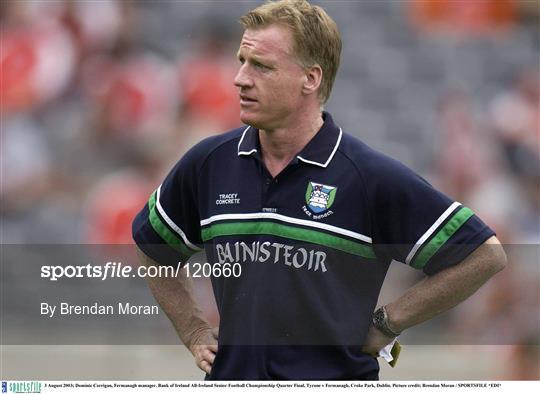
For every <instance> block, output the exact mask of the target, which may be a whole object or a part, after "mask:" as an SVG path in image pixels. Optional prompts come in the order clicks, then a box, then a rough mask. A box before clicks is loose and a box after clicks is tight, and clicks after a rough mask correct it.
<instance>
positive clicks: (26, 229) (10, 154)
mask: <svg viewBox="0 0 540 394" xmlns="http://www.w3.org/2000/svg"><path fill="white" fill-rule="evenodd" d="M315 3H317V4H320V5H322V6H323V7H324V8H325V9H326V10H327V11H328V12H329V14H330V15H331V16H332V17H333V18H334V19H335V20H336V22H337V23H338V26H339V27H340V30H341V32H342V36H343V41H344V50H343V56H342V66H341V69H340V72H339V73H338V77H337V80H336V84H335V86H334V90H333V95H332V98H331V100H330V101H329V103H328V105H327V110H329V111H330V112H332V113H333V114H334V117H335V119H337V121H338V122H339V124H340V125H341V126H342V127H343V129H344V130H346V131H348V132H349V133H352V134H355V135H356V136H357V137H359V138H361V139H362V140H364V141H365V142H367V143H368V144H370V145H371V146H373V147H374V148H377V149H379V150H381V151H383V152H385V153H387V154H389V155H391V156H394V157H396V158H398V159H399V160H401V161H403V162H404V163H405V164H407V165H408V166H410V167H412V168H413V169H414V170H416V171H417V172H419V173H420V174H422V175H423V176H424V177H425V178H427V179H428V180H429V181H430V182H432V183H433V184H434V185H435V186H437V187H438V188H440V189H441V190H443V191H444V192H445V193H447V194H449V195H450V196H452V197H453V198H455V199H457V200H459V201H461V202H463V203H464V204H466V205H468V206H470V207H471V208H472V209H473V210H475V211H476V212H477V213H478V214H479V215H480V216H481V217H482V218H484V219H485V221H486V222H487V223H488V224H489V225H490V226H492V227H493V228H494V229H496V231H497V233H498V236H499V239H501V240H502V241H503V242H504V243H505V244H513V245H523V244H528V245H533V246H534V245H536V249H534V250H535V252H534V253H536V254H534V253H533V258H532V259H531V258H530V254H529V258H520V255H521V254H520V253H515V254H512V256H511V259H510V262H509V267H508V269H507V270H505V272H504V273H502V274H500V275H498V276H497V278H496V279H494V280H493V281H491V282H490V283H489V285H488V286H486V287H485V288H483V289H482V290H481V291H480V292H479V293H478V294H477V295H475V296H474V298H473V299H471V300H470V301H468V302H467V303H466V304H465V305H463V306H460V307H459V308H457V309H456V310H454V311H452V312H450V313H447V314H446V315H445V316H444V317H442V318H440V319H438V321H437V322H435V323H434V324H431V325H430V326H428V328H424V329H423V330H422V328H419V329H418V331H417V332H418V333H424V334H425V332H426V330H429V329H436V330H438V331H439V333H440V332H442V333H443V335H444V334H445V333H447V334H448V335H450V336H453V337H454V338H457V339H456V342H455V343H456V345H445V346H442V345H441V346H434V345H429V346H428V345H411V346H410V347H409V348H407V351H406V352H405V353H404V354H403V359H402V360H401V361H400V364H399V365H398V368H396V369H389V368H387V367H386V366H383V372H382V374H381V376H382V378H383V379H539V378H540V363H539V346H538V345H539V335H540V333H539V332H538V327H539V319H540V317H539V314H538V311H539V310H540V309H539V304H540V296H539V288H540V286H539V285H540V267H539V264H538V262H539V261H540V258H539V256H538V245H539V244H540V228H539V227H540V224H539V223H540V146H539V135H540V118H539V116H540V113H539V97H540V82H539V66H540V64H539V63H540V34H539V33H540V31H539V19H540V5H539V2H538V1H536V0H470V1H459V0H409V1H389V0H381V1H376V0H359V1H317V2H315ZM0 4H1V5H0V7H1V13H0V15H1V16H0V22H1V30H0V31H1V37H0V43H1V52H0V64H1V75H0V81H1V85H0V94H1V102H0V108H1V158H0V164H1V176H2V178H1V198H2V203H1V210H0V214H1V221H2V232H1V242H2V244H81V243H82V244H85V243H95V244H127V243H131V242H132V241H131V235H130V223H131V219H132V217H133V216H134V214H135V213H136V212H137V211H138V210H139V209H140V207H141V206H142V205H143V204H144V203H145V201H146V199H147V197H148V195H149V194H150V192H151V191H152V190H153V189H154V188H155V187H156V186H157V185H158V184H159V182H160V181H161V180H162V178H163V176H164V175H165V174H166V173H167V171H168V169H169V168H170V167H171V166H172V165H173V164H174V162H175V161H176V160H177V159H178V158H179V157H180V156H181V155H182V154H183V153H184V152H185V151H186V150H187V149H188V148H189V147H190V146H192V145H193V144H194V143H196V142H197V141H199V140H200V139H202V138H204V137H206V136H208V135H211V134H214V133H216V132H219V131H224V130H227V129H229V128H233V127H236V126H238V125H239V121H238V103H237V96H236V90H235V88H234V86H233V85H232V79H233V76H234V74H235V71H236V67H237V65H236V60H235V53H236V49H237V45H238V42H239V38H240V36H241V30H240V27H239V24H238V23H237V22H236V21H237V20H238V17H239V16H240V15H242V14H243V13H244V12H246V11H247V10H249V9H251V8H253V7H254V6H255V5H256V4H258V2H252V1H185V2H184V1H167V2H165V1H156V2H153V1H116V0H100V1H67V0H66V1H63V0H58V1H55V0H43V1H38V0H36V1H29V0H6V1H3V2H1V3H0ZM403 268H405V269H403ZM411 271H412V270H408V269H406V267H395V268H394V267H393V268H392V271H391V272H390V274H389V278H388V280H387V282H386V283H385V287H384V291H383V295H382V299H390V298H392V297H394V296H396V295H397V294H399V292H400V291H401V290H402V289H404V288H406V287H408V286H409V285H411V284H412V283H414V282H415V281H416V280H418V278H419V276H418V274H417V273H415V272H411ZM203 297H204V296H203ZM205 302H206V303H207V304H211V300H208V299H207V300H206V301H205ZM208 310H209V316H210V318H211V319H213V321H216V319H217V317H216V316H215V312H212V307H211V306H209V307H208ZM20 313H21V314H22V313H29V312H28V311H23V310H21V311H20ZM493 326H498V327H501V326H504V330H505V331H504V332H505V333H507V335H508V338H513V339H512V341H511V342H506V343H504V345H503V344H498V345H493V346H475V345H474V343H473V342H471V341H469V340H467V339H465V340H463V341H460V340H459V336H460V335H463V337H464V338H467V335H469V337H470V335H471V333H474V335H478V336H479V337H481V336H484V335H490V333H491V335H493V332H497V331H493V330H492V328H491V327H493ZM415 331H416V330H415ZM411 335H412V334H411ZM417 335H420V334H417ZM416 343H419V342H416ZM494 343H495V342H494ZM458 344H459V345H458ZM51 359H52V360H54V361H51ZM2 364H3V366H2V378H3V379H17V378H18V379H28V378H39V379H47V378H49V379H134V380H141V379H201V378H202V375H201V374H200V373H199V372H197V369H196V368H195V366H194V365H193V362H192V360H191V359H190V357H189V354H188V353H187V352H186V350H185V349H184V348H183V347H181V346H178V347H172V346H168V347H159V346H153V347H152V346H144V347H143V346H116V347H115V346H84V347H76V346H64V347H62V346H42V347H40V346H31V347H28V346H4V348H3V350H2ZM45 366H47V371H46V370H45Z"/></svg>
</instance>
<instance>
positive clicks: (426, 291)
mask: <svg viewBox="0 0 540 394" xmlns="http://www.w3.org/2000/svg"><path fill="white" fill-rule="evenodd" d="M505 264H506V255H505V253H504V250H503V249H502V246H501V245H500V243H499V241H498V240H497V239H496V238H495V237H492V238H490V239H489V240H488V241H487V242H486V243H484V244H483V245H481V246H480V247H479V248H478V249H476V250H475V251H474V252H473V253H471V254H470V255H469V256H468V257H467V258H466V259H465V260H463V261H462V262H461V263H459V264H457V265H455V266H453V267H449V268H447V269H445V270H443V271H441V272H438V273H437V274H435V275H433V276H430V277H428V278H426V279H424V280H423V281H421V282H419V283H418V284H416V285H415V286H413V287H412V288H410V289H409V290H408V291H407V292H406V293H405V294H404V295H403V296H401V297H400V298H399V299H397V300H396V301H394V302H391V303H390V304H388V305H386V311H387V313H388V320H389V326H390V328H392V330H393V331H395V332H400V331H403V330H405V329H407V328H409V327H412V326H414V325H416V324H419V323H422V322H424V321H426V320H429V319H431V318H432V317H434V316H436V315H438V314H439V313H441V312H444V311H446V310H448V309H450V308H453V307H454V306H456V305H458V304H459V303H460V302H462V301H463V300H465V299H467V298H468V297H469V296H471V295H472V294H473V293H474V292H475V291H476V290H478V289H479V288H480V287H481V286H482V285H483V284H484V283H485V282H486V281H487V280H488V279H489V278H491V277H492V276H493V275H494V274H496V273H497V272H499V271H500V270H502V269H503V268H504V266H505Z"/></svg>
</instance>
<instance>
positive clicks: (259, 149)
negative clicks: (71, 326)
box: [133, 0, 506, 380]
mask: <svg viewBox="0 0 540 394" xmlns="http://www.w3.org/2000/svg"><path fill="white" fill-rule="evenodd" d="M241 22H242V24H243V26H244V28H245V32H244V35H243V37H242V41H241V43H240V48H239V51H238V60H239V61H240V68H239V71H238V74H237V76H236V78H235V80H234V83H235V85H236V86H237V87H238V90H239V95H240V116H241V120H242V122H244V123H245V124H246V125H248V126H247V127H246V126H244V127H242V128H239V129H236V130H233V131H231V132H229V133H226V134H222V135H219V136H216V137H212V138H209V139H206V140H204V141H202V142H201V143H199V144H198V145H196V146H195V147H194V148H192V149H191V150H190V151H189V152H188V153H187V154H186V155H185V156H184V157H183V158H182V159H181V160H180V161H179V163H178V164H177V165H176V166H175V167H174V168H173V170H172V171H171V173H170V174H169V175H168V176H167V178H166V179H165V181H164V182H163V184H162V185H161V186H160V187H159V188H158V189H157V190H156V192H155V193H154V194H153V195H152V196H151V198H150V200H149V203H148V204H147V206H145V207H144V209H143V210H142V211H141V213H140V214H139V215H138V216H137V218H136V219H135V221H134V225H133V233H134V239H135V241H136V242H137V244H138V246H139V248H140V250H141V251H142V253H140V255H141V258H142V260H143V262H144V263H145V264H158V263H159V264H172V265H176V264H177V262H178V261H182V262H185V261H186V259H187V257H189V256H190V255H192V254H193V253H195V252H196V251H198V250H200V248H199V246H198V245H202V244H204V250H205V252H206V255H207V259H208V261H209V262H210V263H211V264H214V265H216V264H219V265H221V266H223V267H225V266H226V265H227V264H229V265H232V264H240V266H241V275H239V276H238V277H233V276H229V277H224V276H223V275H221V276H213V277H212V284H213V288H214V294H215V297H216V301H217V306H218V310H219V312H220V327H219V334H218V332H217V331H216V330H213V329H212V328H211V327H210V326H209V325H208V323H207V322H206V321H205V320H204V318H203V317H202V314H201V312H200V310H199V308H198V307H197V304H196V303H195V301H194V298H193V296H192V293H191V290H190V286H189V280H188V279H186V278H180V279H178V280H171V279H167V278H156V279H154V280H152V281H151V282H150V287H151V289H152V291H153V293H154V295H155V297H156V299H157V300H158V302H159V303H160V304H161V306H162V308H163V309H164V311H165V312H166V313H167V314H168V316H169V318H170V319H171V321H172V323H173V325H174V326H175V328H176V330H177V331H178V334H179V336H180V338H181V339H182V341H183V342H184V344H185V345H186V346H187V347H188V348H189V349H190V350H191V352H192V353H193V355H194V357H195V361H196V363H197V365H198V366H199V367H200V368H201V369H202V370H204V371H205V372H206V373H207V374H208V376H207V378H209V379H321V380H330V379H378V371H379V366H378V363H377V360H376V358H375V356H376V355H377V354H378V353H379V351H380V350H381V349H382V348H384V347H385V346H386V345H388V344H390V343H391V342H392V341H393V340H394V338H395V337H396V336H397V335H398V334H399V333H400V332H401V331H403V330H405V329H407V328H409V327H411V326H413V325H415V324H418V323H420V322H423V321H425V320H428V319H430V318H431V317H433V316H435V315H436V314H438V313H440V312H442V311H445V310H447V309H449V308H451V307H453V306H455V305H456V304H458V303H459V302H461V301H462V300H464V299H466V298H467V297H468V296H469V295H471V294H472V293H473V292H474V291H476V290H477V289H478V288H479V287H480V286H481V285H482V284H483V283H484V282H485V281H487V280H488V279H489V278H490V277H491V276H492V275H493V274H495V273H496V272H498V271H500V270H501V269H502V268H503V267H504V265H505V262H506V260H505V255H504V252H503V250H502V248H501V246H500V244H499V242H498V241H497V239H496V238H495V237H494V233H493V232H492V231H491V230H490V229H489V228H488V227H487V226H486V225H485V224H483V223H482V222H481V220H480V219H479V218H477V217H476V216H475V215H474V214H473V213H472V211H470V210H469V209H468V208H466V207H463V206H462V205H461V204H459V203H457V202H454V201H452V200H450V199H449V198H448V197H446V196H444V195H443V194H441V193H440V192H438V191H436V190H435V189H433V188H432V187H431V186H430V185H429V184H428V183H427V182H425V181H424V180H423V179H421V178H420V177H419V176H417V175H416V174H414V173H413V172H412V171H410V170H409V169H407V168H406V167H404V166H403V165H402V164H400V163H398V162H396V161H394V160H392V159H390V158H388V157H386V156H384V155H382V154H380V153H378V152H375V151H373V150H372V149H370V148H369V147H367V146H366V145H365V144H363V143H362V142H360V141H358V140H356V139H355V138H353V137H351V136H349V135H348V134H346V133H345V132H343V131H342V130H341V129H340V128H339V127H338V126H337V125H336V124H335V123H334V121H333V119H332V117H331V116H330V114H328V113H326V112H322V110H321V108H322V105H323V104H324V103H325V102H326V100H327V99H328V97H329V95H330V91H331V88H332V83H333V81H334V78H335V75H336V72H337V69H338V65H339V56H340V52H341V39H340V36H339V32H338V30H337V27H336V25H335V23H334V21H333V20H332V19H331V18H330V17H329V16H328V15H327V14H326V13H325V12H324V11H323V10H322V9H321V8H319V7H317V6H312V5H310V4H309V3H308V2H306V1H304V0H281V1H277V2H270V3H267V4H264V5H262V6H260V7H258V8H256V9H255V10H253V11H251V12H249V13H248V14H246V15H245V16H244V17H242V18H241ZM163 245H165V246H163ZM393 260H395V261H399V262H402V263H405V264H409V265H411V266H412V267H415V268H419V269H423V271H424V272H425V273H426V274H427V275H428V277H427V278H426V279H425V280H423V281H422V282H420V283H418V284H417V285H416V286H414V287H412V288H411V289H410V290H409V291H407V292H406V293H405V294H404V295H403V296H402V297H400V298H398V299H397V300H395V301H394V302H392V303H390V304H388V305H386V306H385V307H383V308H382V309H379V310H377V311H376V312H375V313H374V309H375V306H376V302H377V297H378V295H379V291H380V288H381V286H382V283H383V280H384V277H385V275H386V272H387V269H388V266H389V264H390V263H391V261H393Z"/></svg>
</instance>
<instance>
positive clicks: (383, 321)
mask: <svg viewBox="0 0 540 394" xmlns="http://www.w3.org/2000/svg"><path fill="white" fill-rule="evenodd" d="M372 323H373V325H374V326H375V328H377V329H378V330H379V331H381V332H382V333H383V334H384V335H386V336H387V337H389V338H395V337H397V336H399V335H400V334H401V330H397V329H396V328H395V327H394V326H393V325H392V324H391V323H390V318H389V316H388V311H387V310H386V307H385V306H381V307H380V308H379V309H377V310H376V311H375V312H374V313H373V317H372Z"/></svg>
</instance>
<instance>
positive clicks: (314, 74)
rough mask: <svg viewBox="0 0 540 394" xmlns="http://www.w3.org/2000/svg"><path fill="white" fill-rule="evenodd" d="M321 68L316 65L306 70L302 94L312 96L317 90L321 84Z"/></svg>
mask: <svg viewBox="0 0 540 394" xmlns="http://www.w3.org/2000/svg"><path fill="white" fill-rule="evenodd" d="M322 75H323V72H322V68H321V66H319V65H318V64H316V65H314V66H311V67H309V68H307V69H306V78H305V81H304V84H303V85H302V93H304V94H306V95H307V94H313V93H316V92H317V91H318V90H319V87H320V86H321V82H322Z"/></svg>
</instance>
